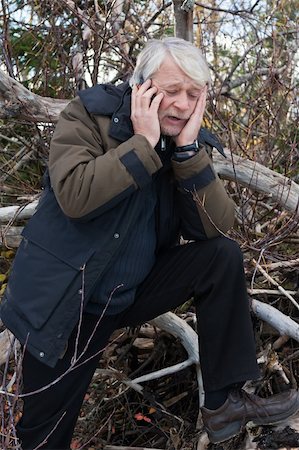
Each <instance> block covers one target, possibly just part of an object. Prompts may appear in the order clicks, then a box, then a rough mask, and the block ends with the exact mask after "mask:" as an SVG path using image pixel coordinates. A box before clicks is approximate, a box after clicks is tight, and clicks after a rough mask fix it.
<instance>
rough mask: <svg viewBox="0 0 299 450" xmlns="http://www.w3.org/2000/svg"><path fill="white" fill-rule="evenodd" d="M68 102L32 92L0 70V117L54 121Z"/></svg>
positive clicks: (32, 120) (31, 120)
mask: <svg viewBox="0 0 299 450" xmlns="http://www.w3.org/2000/svg"><path fill="white" fill-rule="evenodd" d="M68 103H69V101H68V100H57V99H53V98H49V97H41V96H40V95H37V94H34V93H32V92H30V91H29V90H28V89H26V88H25V87H24V86H23V85H22V84H21V83H19V82H18V81H16V80H14V79H13V78H11V77H9V76H8V75H7V74H6V73H5V72H3V71H2V70H0V119H21V120H28V121H30V122H56V121H57V119H58V116H59V113H60V112H61V111H62V109H64V108H65V107H66V105H67V104H68Z"/></svg>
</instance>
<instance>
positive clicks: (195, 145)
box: [175, 139, 200, 153]
mask: <svg viewBox="0 0 299 450" xmlns="http://www.w3.org/2000/svg"><path fill="white" fill-rule="evenodd" d="M199 150H200V147H199V145H198V141H197V139H196V140H195V141H194V142H193V144H188V145H182V146H181V147H176V148H175V151H176V152H178V153H181V152H198V151H199Z"/></svg>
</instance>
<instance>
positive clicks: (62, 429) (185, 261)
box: [17, 237, 259, 450]
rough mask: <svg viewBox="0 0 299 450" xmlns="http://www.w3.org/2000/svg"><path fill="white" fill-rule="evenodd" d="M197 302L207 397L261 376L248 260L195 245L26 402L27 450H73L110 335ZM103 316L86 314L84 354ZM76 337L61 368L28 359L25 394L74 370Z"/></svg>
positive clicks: (165, 257)
mask: <svg viewBox="0 0 299 450" xmlns="http://www.w3.org/2000/svg"><path fill="white" fill-rule="evenodd" d="M192 296H194V299H195V304H196V311H197V316H198V332H199V336H200V338H199V343H200V358H201V368H202V374H203V380H204V387H205V390H206V391H213V390H217V389H221V388H222V387H225V386H227V385H230V384H233V383H237V382H242V381H245V380H248V379H254V378H257V377H258V376H259V371H258V367H257V363H256V355H255V343H254V337H253V331H252V324H251V319H250V314H249V308H248V298H247V294H246V285H245V279H244V272H243V259H242V253H241V251H240V249H239V247H238V245H237V244H236V242H234V241H232V240H229V239H227V238H223V237H220V238H216V239H211V240H208V241H203V242H198V243H191V244H187V245H183V246H179V247H175V248H173V249H171V250H168V251H167V252H165V253H163V254H161V255H160V256H159V257H158V258H157V261H156V264H155V266H154V268H153V270H152V271H151V273H150V274H149V275H148V277H147V278H146V280H145V281H144V282H143V283H142V284H141V285H140V286H139V288H138V290H137V293H136V299H135V302H134V304H133V305H132V306H131V307H130V308H128V309H127V310H125V311H124V312H122V313H120V314H118V315H114V316H106V317H104V318H103V319H102V320H101V322H100V324H99V325H98V327H97V329H96V332H95V334H94V336H93V338H92V339H91V341H90V344H89V346H88V349H87V351H86V352H85V353H84V355H83V357H82V360H81V361H83V360H86V359H88V358H90V357H91V356H93V355H95V354H97V356H96V357H93V358H90V359H89V360H88V361H87V362H85V363H84V364H81V365H78V367H77V368H75V369H74V370H72V371H71V372H70V373H69V374H67V375H66V376H64V377H63V378H62V379H61V380H60V381H59V382H57V383H56V384H54V385H53V386H52V387H50V388H48V389H46V390H45V391H43V392H41V393H39V394H35V395H32V396H28V397H25V398H24V408H23V416H22V419H21V420H20V422H19V424H18V425H17V432H18V436H19V438H20V440H21V441H22V448H23V449H26V450H27V449H33V448H34V447H35V446H37V445H38V444H40V443H41V442H42V441H43V440H44V439H45V438H46V437H47V436H48V435H49V437H48V439H47V444H45V445H43V446H42V447H39V448H43V449H52V450H53V449H68V448H69V446H70V441H71V438H72V434H73V430H74V427H75V424H76V420H77V417H78V414H79V411H80V407H81V404H82V401H83V398H84V395H85V393H86V390H87V388H88V385H89V383H90V381H91V378H92V376H93V373H94V371H95V369H96V367H97V364H98V360H99V356H98V355H99V351H100V350H101V349H103V348H104V347H105V345H106V344H107V341H108V339H109V336H110V335H111V333H112V332H113V331H114V330H115V329H117V328H122V327H124V326H136V325H138V324H141V323H143V322H146V321H148V320H150V319H152V318H154V317H156V316H158V315H160V314H162V313H164V312H166V311H169V310H171V309H173V308H176V307H177V306H179V305H180V304H182V303H184V302H185V301H186V300H188V299H189V298H191V297H192ZM98 319H99V318H98V317H97V316H94V315H91V314H84V315H83V321H82V324H81V328H80V339H79V348H78V351H79V352H80V351H82V349H83V348H84V347H85V344H86V342H87V340H88V338H89V337H90V335H91V333H92V332H93V330H94V328H95V326H96V323H97V321H98ZM76 336H77V330H76V329H75V330H74V331H73V333H72V336H71V337H70V339H69V343H68V347H67V351H66V353H65V355H64V357H63V358H62V359H60V360H59V362H58V363H57V365H56V366H55V368H49V367H48V366H46V365H44V364H43V363H41V362H40V361H38V360H37V359H35V358H34V357H33V356H31V355H30V354H29V353H28V352H25V357H24V361H23V383H24V389H23V392H32V391H34V390H36V389H38V388H40V387H42V386H45V385H47V384H49V383H51V382H52V381H53V380H55V379H57V378H58V377H59V376H60V375H61V374H62V373H64V372H65V371H66V370H67V369H68V368H69V366H70V361H71V358H72V356H73V354H74V348H75V347H74V346H75V341H76Z"/></svg>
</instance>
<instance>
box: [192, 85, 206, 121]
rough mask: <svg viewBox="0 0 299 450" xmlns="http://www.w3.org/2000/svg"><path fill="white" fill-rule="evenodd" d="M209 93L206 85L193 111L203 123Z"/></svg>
mask: <svg viewBox="0 0 299 450" xmlns="http://www.w3.org/2000/svg"><path fill="white" fill-rule="evenodd" d="M207 93H208V86H207V85H206V86H205V87H204V88H203V90H202V93H201V95H200V97H199V98H198V100H197V104H196V107H195V109H194V111H193V114H192V115H194V116H195V117H197V118H198V121H199V122H200V123H201V122H202V119H203V115H204V112H205V108H206V103H207Z"/></svg>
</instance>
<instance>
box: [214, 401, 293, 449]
mask: <svg viewBox="0 0 299 450" xmlns="http://www.w3.org/2000/svg"><path fill="white" fill-rule="evenodd" d="M298 411H299V402H298V403H295V405H294V406H293V408H292V409H291V410H289V411H288V413H284V414H278V415H277V416H274V417H273V416H271V418H270V417H269V418H268V420H267V417H264V418H263V419H258V418H257V419H254V420H248V422H246V423H245V424H244V423H242V422H233V423H230V424H229V425H228V426H227V427H225V429H223V430H220V431H209V430H206V431H207V433H208V437H209V440H210V442H211V443H212V444H219V443H220V442H224V441H227V440H228V439H232V438H233V437H235V436H237V435H238V434H239V433H240V432H241V431H242V429H243V428H244V427H245V425H246V424H248V423H252V424H253V425H254V426H260V425H276V424H278V423H280V422H282V421H283V420H286V419H290V418H291V417H293V416H295V415H296V414H297V412H298Z"/></svg>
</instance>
